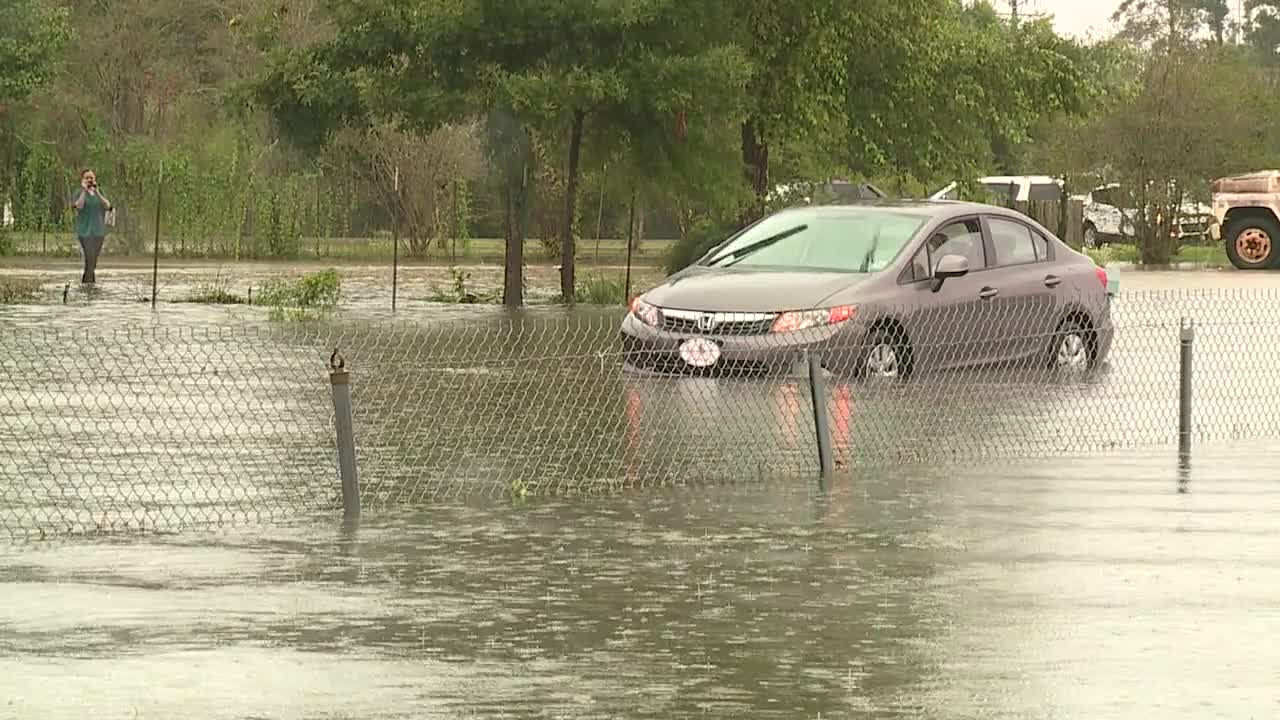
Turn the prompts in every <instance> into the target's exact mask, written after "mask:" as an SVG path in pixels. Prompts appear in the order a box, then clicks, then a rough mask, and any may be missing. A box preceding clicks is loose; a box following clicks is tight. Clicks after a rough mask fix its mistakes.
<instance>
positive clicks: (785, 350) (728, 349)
mask: <svg viewBox="0 0 1280 720" xmlns="http://www.w3.org/2000/svg"><path fill="white" fill-rule="evenodd" d="M857 326H858V323H857V321H856V320H849V321H847V322H844V323H841V324H840V325H828V326H823V327H816V328H809V329H806V330H797V331H794V332H786V333H770V334H763V335H716V334H711V333H708V334H699V333H689V332H674V331H671V330H666V329H663V328H657V327H653V326H652V325H647V324H645V323H644V322H642V321H640V320H639V319H638V318H636V316H635V315H634V314H631V313H628V314H627V316H626V318H625V319H624V320H623V321H622V328H621V338H622V352H623V356H624V358H625V360H626V362H627V363H628V364H629V365H631V366H633V367H636V368H639V369H643V370H653V371H658V372H668V373H676V374H715V375H723V374H730V375H736V374H742V375H752V374H770V373H778V372H788V371H790V370H792V369H793V368H795V367H796V364H797V363H798V362H799V361H801V360H803V358H804V356H805V354H806V353H808V352H811V351H829V350H831V349H832V347H833V344H834V343H835V342H836V340H837V338H840V337H858V335H857V334H856V333H857ZM691 340H693V341H705V342H710V343H714V344H715V346H716V348H717V350H716V353H715V354H716V357H715V361H714V362H712V363H711V364H709V365H706V366H701V365H700V364H691V363H690V361H689V359H688V356H687V355H686V354H684V353H682V352H681V350H682V348H684V347H685V346H686V343H688V342H689V341H691ZM699 362H706V360H705V359H703V360H699Z"/></svg>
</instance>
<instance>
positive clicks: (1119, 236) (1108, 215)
mask: <svg viewBox="0 0 1280 720" xmlns="http://www.w3.org/2000/svg"><path fill="white" fill-rule="evenodd" d="M1083 200H1084V246H1085V247H1096V246H1098V245H1105V244H1107V243H1112V242H1116V243H1131V242H1133V240H1134V236H1135V235H1136V234H1137V233H1136V232H1135V230H1134V227H1135V225H1134V217H1135V216H1136V215H1137V209H1136V208H1134V207H1133V204H1132V202H1131V200H1130V199H1129V198H1128V197H1126V195H1125V193H1124V190H1123V188H1122V187H1121V186H1120V184H1119V183H1109V184H1107V185H1102V186H1100V187H1097V188H1094V190H1093V192H1091V193H1089V194H1088V195H1085V196H1083ZM1179 209H1180V210H1181V212H1180V213H1179V218H1178V222H1177V224H1175V225H1174V226H1173V227H1172V228H1171V229H1170V233H1171V234H1172V236H1173V237H1174V238H1176V239H1178V240H1180V241H1181V242H1182V244H1184V245H1197V244H1205V243H1208V242H1210V241H1212V240H1215V239H1216V238H1217V236H1218V224H1217V222H1216V221H1215V220H1214V217H1213V208H1212V207H1211V206H1209V205H1205V204H1204V203H1198V202H1186V203H1183V204H1182V207H1181V208H1179Z"/></svg>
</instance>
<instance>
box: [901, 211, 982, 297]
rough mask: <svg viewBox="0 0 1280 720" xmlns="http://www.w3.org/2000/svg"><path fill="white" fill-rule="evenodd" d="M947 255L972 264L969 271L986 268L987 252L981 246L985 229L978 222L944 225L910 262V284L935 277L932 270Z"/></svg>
mask: <svg viewBox="0 0 1280 720" xmlns="http://www.w3.org/2000/svg"><path fill="white" fill-rule="evenodd" d="M944 255H960V256H962V257H964V258H965V259H967V260H968V261H969V269H970V270H982V269H984V268H986V267H987V253H986V248H985V247H983V244H982V226H981V224H979V223H978V221H977V220H961V221H959V222H954V223H951V224H950V225H945V226H943V227H941V228H939V229H937V230H935V231H933V234H932V235H930V236H929V240H928V241H927V242H926V243H925V244H924V246H923V247H921V248H920V249H919V250H917V251H916V254H915V255H914V256H912V258H911V265H910V272H909V273H908V275H909V277H910V280H911V282H918V281H920V280H928V279H929V278H931V277H933V268H934V267H935V266H936V265H937V264H938V260H940V259H942V256H944Z"/></svg>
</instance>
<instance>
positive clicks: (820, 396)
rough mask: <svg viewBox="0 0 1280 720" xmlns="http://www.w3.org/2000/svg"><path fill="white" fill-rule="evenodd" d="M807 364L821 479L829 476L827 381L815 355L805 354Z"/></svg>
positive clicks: (829, 446)
mask: <svg viewBox="0 0 1280 720" xmlns="http://www.w3.org/2000/svg"><path fill="white" fill-rule="evenodd" d="M805 355H806V359H807V360H808V364H809V373H808V374H809V398H810V399H811V400H812V401H813V429H814V433H815V434H816V435H817V437H818V470H819V472H821V473H822V475H823V477H826V476H827V475H830V474H831V469H832V466H833V464H834V463H833V462H832V458H831V423H830V421H829V419H828V418H827V380H826V377H824V376H823V374H822V361H821V359H819V358H818V356H817V354H816V353H811V352H808V353H805Z"/></svg>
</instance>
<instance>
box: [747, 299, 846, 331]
mask: <svg viewBox="0 0 1280 720" xmlns="http://www.w3.org/2000/svg"><path fill="white" fill-rule="evenodd" d="M857 314H858V306H857V305H838V306H836V307H833V308H822V309H819V310H793V311H790V312H784V313H782V314H781V315H779V316H778V317H777V319H775V320H774V321H773V327H772V328H771V329H770V330H769V332H775V333H783V332H794V331H796V330H807V329H809V328H813V327H820V326H823V325H838V324H839V323H842V322H845V321H847V320H851V319H853V317H854V316H855V315H857Z"/></svg>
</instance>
